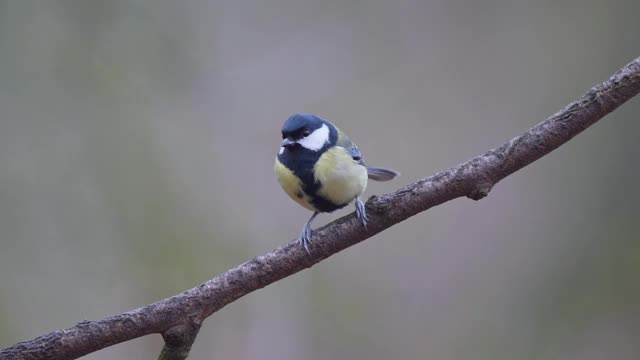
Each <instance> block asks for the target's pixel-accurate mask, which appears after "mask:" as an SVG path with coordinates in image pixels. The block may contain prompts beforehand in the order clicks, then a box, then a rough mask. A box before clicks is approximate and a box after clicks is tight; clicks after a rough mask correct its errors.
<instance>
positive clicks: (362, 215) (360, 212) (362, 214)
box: [356, 197, 368, 228]
mask: <svg viewBox="0 0 640 360" xmlns="http://www.w3.org/2000/svg"><path fill="white" fill-rule="evenodd" d="M356 217H357V218H358V220H360V222H361V223H362V226H364V227H365V228H366V227H367V220H368V219H367V211H366V210H365V208H364V203H363V202H362V200H360V197H356Z"/></svg>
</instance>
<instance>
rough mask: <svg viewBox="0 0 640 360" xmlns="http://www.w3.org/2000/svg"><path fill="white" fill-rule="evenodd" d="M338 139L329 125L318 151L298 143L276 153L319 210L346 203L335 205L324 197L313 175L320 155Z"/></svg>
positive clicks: (323, 210) (338, 206) (336, 207)
mask: <svg viewBox="0 0 640 360" xmlns="http://www.w3.org/2000/svg"><path fill="white" fill-rule="evenodd" d="M337 140H338V132H337V131H336V129H335V127H333V126H329V143H327V144H326V145H325V147H324V148H322V149H320V150H318V151H312V150H309V149H306V148H304V147H302V146H300V145H294V146H292V147H290V148H288V149H286V150H285V151H284V152H283V153H282V154H279V155H278V160H280V163H282V165H284V166H286V167H287V168H288V169H289V170H291V171H292V172H293V174H294V175H295V176H297V177H298V178H299V179H300V182H301V183H302V191H304V193H305V194H306V195H307V196H309V198H310V200H311V204H312V205H313V206H314V207H315V208H316V209H317V210H318V211H320V212H332V211H335V210H338V209H341V208H343V207H345V206H346V205H347V204H340V205H336V204H334V203H332V202H331V201H329V200H327V199H325V198H324V197H322V196H321V195H320V194H318V191H319V190H320V188H321V187H322V184H321V183H320V182H319V181H316V178H315V176H314V175H313V167H314V166H315V164H316V162H317V161H318V159H320V156H321V155H322V154H323V153H324V152H325V151H326V150H327V149H328V148H330V147H331V146H333V145H335V144H336V142H337Z"/></svg>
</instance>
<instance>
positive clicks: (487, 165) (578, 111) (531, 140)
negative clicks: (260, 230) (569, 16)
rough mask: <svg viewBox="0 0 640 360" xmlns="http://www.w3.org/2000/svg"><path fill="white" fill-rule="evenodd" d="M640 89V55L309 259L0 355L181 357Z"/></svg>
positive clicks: (292, 247) (542, 151)
mask: <svg viewBox="0 0 640 360" xmlns="http://www.w3.org/2000/svg"><path fill="white" fill-rule="evenodd" d="M639 92H640V58H637V59H635V60H634V61H633V62H631V63H629V64H628V65H626V66H625V67H624V68H622V69H620V70H619V71H618V72H616V73H615V74H614V75H613V76H612V77H611V78H609V79H608V80H607V81H605V82H603V83H602V84H600V85H598V86H596V87H594V88H592V89H591V90H590V91H589V92H587V93H586V94H585V95H584V96H582V97H581V98H580V99H578V100H576V101H574V102H573V103H571V104H569V105H568V106H567V107H565V108H564V109H562V110H561V111H559V112H558V113H556V114H554V115H553V116H551V117H550V118H549V119H547V120H545V121H543V122H542V123H540V124H538V125H536V126H535V127H533V128H531V129H530V130H529V131H527V132H525V133H524V134H522V135H520V136H518V137H516V138H514V139H513V140H511V141H509V142H508V143H506V144H504V145H502V146H500V147H499V148H497V149H494V150H491V151H489V152H487V153H485V154H484V155H481V156H478V157H476V158H475V159H472V160H470V161H467V162H465V163H463V164H460V165H458V166H456V167H454V168H451V169H448V170H445V171H442V172H439V173H437V174H436V175H433V176H431V177H428V178H426V179H423V180H420V181H418V182H416V183H414V184H410V185H407V186H405V187H404V188H402V189H400V190H398V191H396V192H394V193H391V194H387V195H381V196H373V197H371V198H370V199H369V201H367V204H366V207H367V210H368V214H369V225H368V226H367V228H363V227H362V226H361V225H360V223H359V222H358V220H357V219H356V216H355V215H354V214H350V215H347V216H345V217H342V218H340V219H338V220H336V221H334V222H332V223H330V224H328V225H326V226H324V227H322V228H321V229H319V230H316V231H315V232H314V235H313V245H314V246H313V247H312V248H311V256H309V255H308V254H307V253H306V252H305V250H304V249H303V248H302V247H301V246H300V244H299V243H298V242H297V240H294V241H291V242H289V243H287V244H284V245H282V246H280V247H278V248H277V249H275V250H273V251H270V252H268V253H266V254H264V255H261V256H257V257H255V258H253V259H251V260H249V261H247V262H246V263H244V264H241V265H239V266H237V267H235V268H233V269H231V270H228V271H227V272H225V273H222V274H220V275H218V276H216V277H215V278H213V279H211V280H209V281H207V282H205V283H203V284H201V285H199V286H197V287H195V288H192V289H190V290H187V291H185V292H183V293H181V294H179V295H175V296H173V297H170V298H168V299H165V300H162V301H159V302H156V303H154V304H150V305H147V306H144V307H142V308H139V309H136V310H133V311H129V312H126V313H124V314H120V315H116V316H113V317H110V318H107V319H104V320H98V321H83V322H81V323H79V324H77V325H76V326H74V327H71V328H69V329H65V330H58V331H54V332H52V333H49V334H45V335H42V336H39V337H37V338H35V339H33V340H29V341H24V342H20V343H17V344H15V345H13V346H9V347H7V348H5V349H3V350H0V359H25V360H26V359H49V360H56V359H75V358H78V357H80V356H83V355H86V354H89V353H91V352H94V351H96V350H99V349H103V348H105V347H108V346H111V345H114V344H117V343H120V342H123V341H127V340H131V339H134V338H137V337H140V336H144V335H148V334H153V333H161V334H163V336H164V339H165V342H166V345H165V347H164V349H163V351H162V354H161V355H160V358H161V359H184V358H186V356H187V355H188V352H189V349H190V347H191V344H192V343H193V341H194V339H195V337H196V335H197V333H198V330H199V328H200V324H201V323H202V321H204V319H206V318H207V317H209V316H210V315H211V314H213V313H214V312H216V311H218V310H220V309H221V308H222V307H224V306H225V305H227V304H229V303H231V302H233V301H234V300H236V299H238V298H239V297H241V296H244V295H246V294H248V293H250V292H252V291H255V290H257V289H260V288H262V287H265V286H267V285H269V284H271V283H274V282H276V281H278V280H280V279H282V278H284V277H287V276H290V275H292V274H295V273H297V272H298V271H300V270H303V269H306V268H308V267H311V266H312V265H314V264H316V263H318V262H320V261H322V260H324V259H326V258H327V257H329V256H331V255H333V254H335V253H337V252H339V251H341V250H343V249H345V248H347V247H349V246H352V245H354V244H357V243H359V242H360V241H362V240H365V239H367V238H370V237H372V236H373V235H375V234H377V233H379V232H381V231H383V230H385V229H387V228H389V227H390V226H392V225H395V224H397V223H399V222H401V221H403V220H406V219H407V218H409V217H411V216H413V215H415V214H417V213H420V212H422V211H425V210H427V209H430V208H432V207H434V206H436V205H439V204H442V203H444V202H446V201H449V200H452V199H455V198H458V197H463V196H466V197H469V198H471V199H474V200H479V199H482V198H483V197H485V196H487V194H489V192H490V191H491V188H492V187H493V186H494V185H495V184H496V183H498V182H499V181H500V180H502V179H504V178H505V177H507V176H508V175H510V174H512V173H514V172H515V171H518V170H519V169H521V168H523V167H525V166H527V165H528V164H531V163H532V162H534V161H536V160H537V159H539V158H541V157H542V156H544V155H546V154H548V153H549V152H551V151H553V150H554V149H556V148H558V147H559V146H560V145H562V144H564V143H566V142H567V141H569V140H570V139H571V138H573V137H574V136H576V135H577V134H579V133H580V132H582V131H583V130H585V129H586V128H588V127H589V126H591V125H593V124H594V123H595V122H597V121H598V120H600V119H601V118H603V117H604V116H605V115H606V114H608V113H610V112H611V111H613V110H614V109H616V108H617V107H618V106H620V105H622V104H623V103H624V102H626V101H627V100H629V99H631V98H632V97H634V96H635V95H637V94H638V93H639Z"/></svg>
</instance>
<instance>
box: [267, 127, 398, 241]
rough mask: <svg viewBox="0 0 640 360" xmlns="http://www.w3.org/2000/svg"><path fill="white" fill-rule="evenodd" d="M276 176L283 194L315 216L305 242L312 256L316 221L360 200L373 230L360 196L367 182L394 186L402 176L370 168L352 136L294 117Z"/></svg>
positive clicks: (285, 130) (302, 237)
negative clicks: (311, 246)
mask: <svg viewBox="0 0 640 360" xmlns="http://www.w3.org/2000/svg"><path fill="white" fill-rule="evenodd" d="M274 171H275V173H276V176H277V178H278V182H279V183H280V186H282V189H284V191H285V192H286V193H287V194H288V195H289V196H290V197H291V198H292V199H293V200H294V201H295V202H297V203H298V204H300V205H302V206H303V207H305V208H307V209H309V210H311V211H313V215H311V218H310V219H309V221H307V223H306V224H305V225H304V227H303V228H302V233H301V234H300V242H301V243H302V246H304V249H305V250H306V251H307V252H309V243H310V240H311V222H312V221H313V219H315V217H316V216H317V215H318V214H319V213H321V212H332V211H335V210H338V209H341V208H343V207H345V206H347V205H348V204H349V203H350V202H351V201H353V200H355V206H356V215H357V217H358V219H359V220H360V222H361V223H362V225H363V226H365V227H366V226H367V214H366V212H365V208H364V203H363V202H362V200H360V195H361V194H362V193H363V192H364V190H365V188H366V187H367V179H372V180H376V181H388V180H391V179H393V178H395V177H396V176H398V173H397V172H395V171H393V170H389V169H384V168H378V167H369V166H366V165H365V164H364V161H363V159H362V154H360V150H358V147H357V146H356V144H354V143H352V142H351V140H349V138H348V137H347V135H346V134H345V133H344V132H342V131H341V130H340V129H338V128H337V127H335V126H334V125H333V124H331V123H330V122H328V121H327V120H325V119H323V118H321V117H319V116H317V115H313V114H294V115H292V116H291V117H289V118H288V119H287V121H285V123H284V125H282V143H280V151H278V155H277V156H276V162H275V166H274Z"/></svg>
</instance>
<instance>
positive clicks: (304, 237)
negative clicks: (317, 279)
mask: <svg viewBox="0 0 640 360" xmlns="http://www.w3.org/2000/svg"><path fill="white" fill-rule="evenodd" d="M311 233H312V231H311V224H309V223H307V224H305V225H304V227H303V228H302V233H301V234H300V244H301V245H302V247H304V249H305V250H306V251H307V254H309V255H311V252H309V244H311Z"/></svg>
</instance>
